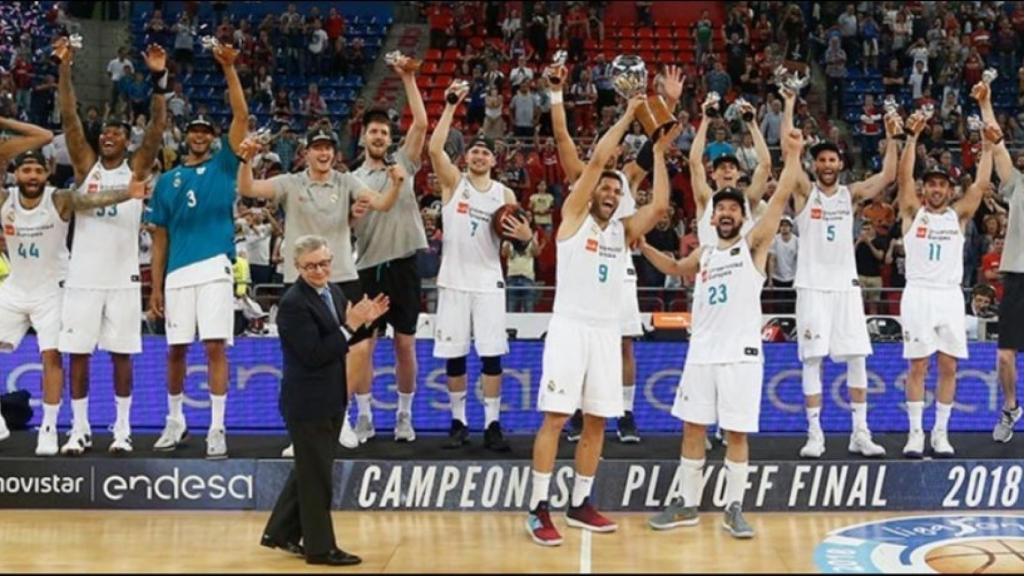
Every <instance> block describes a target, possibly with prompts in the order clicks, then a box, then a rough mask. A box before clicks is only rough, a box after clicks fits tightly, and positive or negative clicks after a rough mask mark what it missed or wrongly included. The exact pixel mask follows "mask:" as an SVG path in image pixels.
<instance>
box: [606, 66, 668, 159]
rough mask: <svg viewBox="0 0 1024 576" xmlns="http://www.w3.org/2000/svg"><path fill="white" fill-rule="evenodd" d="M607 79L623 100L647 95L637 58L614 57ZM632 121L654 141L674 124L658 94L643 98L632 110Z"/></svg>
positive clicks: (644, 67) (642, 72) (643, 67)
mask: <svg viewBox="0 0 1024 576" xmlns="http://www.w3.org/2000/svg"><path fill="white" fill-rule="evenodd" d="M611 77H612V86H613V87H614V88H615V93H616V94H618V95H619V96H622V97H623V98H624V99H626V100H629V99H630V98H633V97H634V96H638V95H646V94H647V67H646V66H645V65H644V61H643V60H641V59H640V57H639V56H636V55H620V56H616V57H615V59H614V60H612V66H611ZM636 119H637V121H638V122H640V125H641V126H643V129H644V132H645V133H647V135H648V136H650V137H651V138H654V139H655V140H657V139H658V137H660V136H661V134H662V132H664V131H665V130H669V129H671V128H672V126H674V125H675V124H676V122H677V120H676V118H675V116H673V115H672V111H671V110H669V108H668V105H667V104H665V101H664V100H663V99H662V98H661V96H658V95H655V96H648V97H647V98H646V99H645V101H644V103H643V104H641V105H640V106H639V107H638V108H637V110H636Z"/></svg>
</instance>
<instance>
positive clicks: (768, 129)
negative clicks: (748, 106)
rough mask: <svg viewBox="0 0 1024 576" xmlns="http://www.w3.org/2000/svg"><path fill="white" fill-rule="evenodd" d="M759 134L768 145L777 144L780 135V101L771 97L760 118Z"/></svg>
mask: <svg viewBox="0 0 1024 576" xmlns="http://www.w3.org/2000/svg"><path fill="white" fill-rule="evenodd" d="M761 134H764V140H765V142H767V143H768V145H769V146H778V145H779V141H780V139H781V137H782V101H781V100H779V99H778V98H772V99H771V101H770V103H769V104H768V107H767V109H766V110H765V113H764V118H762V119H761Z"/></svg>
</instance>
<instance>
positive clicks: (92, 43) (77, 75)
mask: <svg viewBox="0 0 1024 576" xmlns="http://www.w3.org/2000/svg"><path fill="white" fill-rule="evenodd" d="M76 22H77V23H78V26H79V33H80V34H81V35H82V38H83V43H84V48H83V50H82V52H83V53H82V54H81V55H80V56H79V57H78V58H75V63H74V72H73V74H74V85H75V95H76V96H77V97H78V101H79V102H80V103H81V105H82V111H83V112H84V111H85V109H86V108H87V107H88V106H92V105H95V106H96V107H98V108H99V110H100V113H101V114H102V113H103V107H104V105H105V104H107V103H109V102H110V94H111V92H112V91H113V88H114V86H113V84H112V83H111V82H110V76H109V75H108V74H107V70H106V68H107V63H108V62H110V61H111V60H112V59H114V58H116V57H117V50H118V48H121V47H123V46H130V45H131V30H130V27H129V26H128V22H127V21H104V20H76ZM136 60H137V58H136Z"/></svg>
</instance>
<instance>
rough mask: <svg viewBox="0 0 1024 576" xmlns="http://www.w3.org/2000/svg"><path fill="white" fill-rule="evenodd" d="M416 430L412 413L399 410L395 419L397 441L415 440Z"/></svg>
mask: <svg viewBox="0 0 1024 576" xmlns="http://www.w3.org/2000/svg"><path fill="white" fill-rule="evenodd" d="M415 441H416V430H414V429H413V427H412V414H409V413H408V412H399V413H398V418H397V419H396V420H395V442H415Z"/></svg>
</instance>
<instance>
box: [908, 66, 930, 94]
mask: <svg viewBox="0 0 1024 576" xmlns="http://www.w3.org/2000/svg"><path fill="white" fill-rule="evenodd" d="M925 63H926V62H925V61H924V60H915V61H914V69H913V70H911V72H910V76H909V77H908V78H907V83H908V84H909V85H910V95H911V97H912V98H913V99H914V100H915V101H919V100H921V98H924V97H925V95H926V94H927V93H928V92H929V91H930V90H931V76H930V75H929V74H928V71H927V70H926V69H925Z"/></svg>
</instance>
